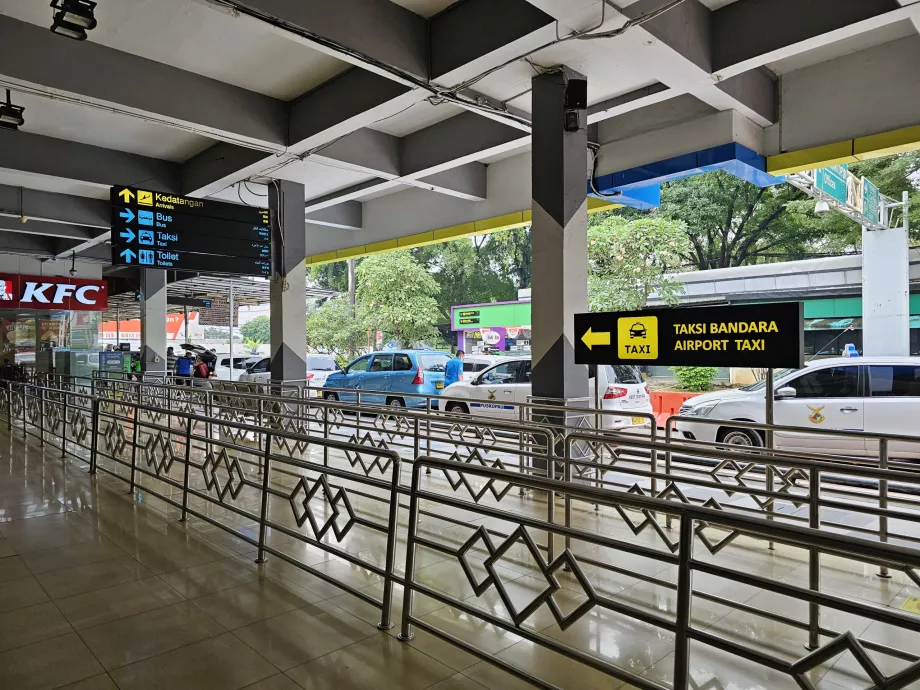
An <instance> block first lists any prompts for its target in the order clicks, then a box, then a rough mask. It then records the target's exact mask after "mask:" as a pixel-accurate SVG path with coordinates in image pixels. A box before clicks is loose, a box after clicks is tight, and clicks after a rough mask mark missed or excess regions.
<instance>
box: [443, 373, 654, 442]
mask: <svg viewBox="0 0 920 690" xmlns="http://www.w3.org/2000/svg"><path fill="white" fill-rule="evenodd" d="M502 359H503V361H502V362H501V363H499V364H495V365H493V366H491V367H489V368H488V369H486V370H484V371H482V372H481V373H479V374H477V375H475V376H467V377H464V380H463V381H459V382H457V383H453V384H451V385H450V386H448V387H447V389H446V390H445V391H444V396H445V397H447V398H457V400H449V401H447V403H446V409H447V411H448V412H462V413H471V414H485V415H494V416H496V417H505V418H507V419H518V415H519V414H520V413H519V411H518V406H519V405H520V404H521V403H526V402H528V399H529V398H530V396H531V395H532V386H531V382H530V374H531V364H530V357H505V358H502ZM598 371H599V372H600V380H599V381H598V390H599V391H600V394H601V398H602V399H601V409H604V410H611V411H614V410H615V411H630V412H633V411H634V412H636V413H641V414H651V412H652V402H651V398H650V397H649V392H648V385H647V384H646V383H645V381H644V380H643V378H642V372H640V371H639V368H638V367H635V366H631V365H603V366H600V367H595V366H591V367H589V372H588V373H589V375H590V377H589V382H588V383H589V391H590V395H591V396H593V395H594V375H595V373H596V372H598ZM649 424H650V423H649V420H648V419H647V418H645V417H640V416H636V417H629V416H626V415H604V418H603V421H602V426H603V428H605V429H625V428H629V427H644V426H647V425H649Z"/></svg>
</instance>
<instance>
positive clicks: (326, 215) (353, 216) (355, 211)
mask: <svg viewBox="0 0 920 690" xmlns="http://www.w3.org/2000/svg"><path fill="white" fill-rule="evenodd" d="M307 223H312V224H313V225H326V226H329V227H332V228H343V229H345V230H360V229H361V228H362V226H363V214H362V212H361V202H360V201H343V202H342V203H340V204H336V205H335V206H330V207H329V208H323V209H320V210H318V211H313V212H311V213H308V214H307Z"/></svg>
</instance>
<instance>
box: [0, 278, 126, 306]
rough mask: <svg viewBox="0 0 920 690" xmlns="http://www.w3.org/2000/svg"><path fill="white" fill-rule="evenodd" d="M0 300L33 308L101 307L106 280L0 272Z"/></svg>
mask: <svg viewBox="0 0 920 690" xmlns="http://www.w3.org/2000/svg"><path fill="white" fill-rule="evenodd" d="M0 303H6V306H10V307H22V308H32V309H70V310H72V311H103V310H105V308H106V307H107V306H108V303H109V295H108V284H107V283H106V282H105V281H103V280H84V279H81V278H61V277H49V278H46V277H43V276H14V275H0Z"/></svg>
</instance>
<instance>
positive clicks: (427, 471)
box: [425, 398, 431, 474]
mask: <svg viewBox="0 0 920 690" xmlns="http://www.w3.org/2000/svg"><path fill="white" fill-rule="evenodd" d="M425 455H428V456H430V455H431V398H425ZM425 474H431V468H430V467H426V468H425Z"/></svg>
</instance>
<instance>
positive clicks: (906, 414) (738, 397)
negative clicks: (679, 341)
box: [677, 357, 920, 458]
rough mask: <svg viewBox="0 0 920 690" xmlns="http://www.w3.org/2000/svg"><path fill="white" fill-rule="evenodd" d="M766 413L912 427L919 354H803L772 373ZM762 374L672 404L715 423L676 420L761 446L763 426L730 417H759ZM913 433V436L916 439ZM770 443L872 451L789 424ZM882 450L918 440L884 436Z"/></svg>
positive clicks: (904, 454)
mask: <svg viewBox="0 0 920 690" xmlns="http://www.w3.org/2000/svg"><path fill="white" fill-rule="evenodd" d="M773 378H774V398H775V401H774V404H773V421H774V423H775V424H777V425H780V426H795V427H802V428H803V430H804V431H808V430H811V429H838V430H841V429H846V430H851V431H868V432H873V433H880V434H899V435H914V434H915V433H916V431H915V430H916V429H917V420H918V419H920V357H837V358H833V359H822V360H818V361H814V362H809V363H808V365H806V366H805V368H804V369H783V370H781V371H778V372H775V374H774V377H773ZM765 391H766V382H764V381H760V382H758V383H755V384H753V385H751V386H747V387H745V388H741V389H739V390H733V391H718V392H713V393H706V394H705V395H700V396H698V397H695V398H691V399H690V400H688V401H687V402H686V403H684V405H683V406H682V407H681V408H680V414H681V415H682V416H688V417H707V418H709V419H716V420H725V423H724V424H722V423H720V424H700V423H698V422H693V421H679V422H678V423H677V430H678V432H679V434H680V435H682V436H683V437H684V438H686V439H691V440H698V441H708V442H720V443H728V444H733V445H740V446H762V445H763V443H764V437H763V434H761V433H760V432H757V431H752V430H750V429H744V428H741V427H737V426H733V425H732V423H731V422H732V421H733V420H737V421H749V422H757V423H763V422H764V421H765V419H766V411H765V409H764V405H765V402H766V401H765ZM918 440H920V439H918ZM774 445H775V446H776V448H781V449H785V450H796V451H805V452H820V453H833V454H840V455H858V456H875V457H877V455H878V442H877V441H874V440H864V439H861V438H846V437H833V436H830V437H829V436H827V435H823V434H808V433H797V432H785V431H783V432H781V431H777V432H775V433H774ZM889 454H890V456H892V457H894V456H897V457H901V458H920V443H917V444H915V443H908V442H892V443H891V444H890V446H889Z"/></svg>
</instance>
